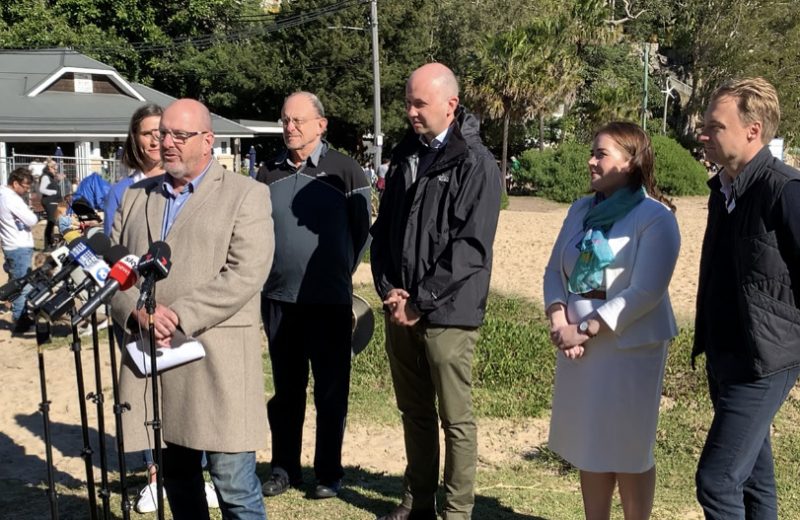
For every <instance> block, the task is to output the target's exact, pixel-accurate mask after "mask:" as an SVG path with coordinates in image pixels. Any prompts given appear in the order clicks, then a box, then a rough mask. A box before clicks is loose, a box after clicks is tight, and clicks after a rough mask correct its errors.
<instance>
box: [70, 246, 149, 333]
mask: <svg viewBox="0 0 800 520" xmlns="http://www.w3.org/2000/svg"><path fill="white" fill-rule="evenodd" d="M115 249H116V250H118V251H119V253H122V254H121V255H120V254H118V253H117V252H116V251H115ZM112 251H114V254H113V255H112ZM108 257H109V258H108V262H109V264H111V265H112V267H111V271H109V273H108V281H107V282H106V284H105V285H104V286H103V287H102V288H101V289H100V290H99V291H97V292H96V293H95V294H94V296H92V297H91V298H89V299H88V300H86V303H85V304H84V305H83V307H81V308H80V310H79V311H78V313H77V314H76V315H75V316H73V317H72V324H73V325H77V324H78V323H80V322H81V321H82V320H84V319H86V318H87V317H88V316H89V315H90V314H92V313H93V312H94V311H96V310H97V308H98V307H100V306H101V305H103V304H104V303H106V302H108V300H109V299H111V297H112V296H113V295H114V294H115V293H116V292H117V291H127V290H128V289H130V288H131V287H132V286H133V285H134V284H135V283H136V279H137V278H138V274H137V273H136V266H137V264H138V263H139V258H138V257H136V256H135V255H132V254H130V252H129V251H128V248H126V247H125V246H122V245H116V246H112V247H111V249H110V250H109V254H108ZM112 257H117V258H118V260H117V261H116V262H113V260H112Z"/></svg>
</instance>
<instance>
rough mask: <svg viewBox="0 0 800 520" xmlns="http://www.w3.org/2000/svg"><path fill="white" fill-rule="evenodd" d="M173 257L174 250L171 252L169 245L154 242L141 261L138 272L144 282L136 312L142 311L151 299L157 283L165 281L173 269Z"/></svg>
mask: <svg viewBox="0 0 800 520" xmlns="http://www.w3.org/2000/svg"><path fill="white" fill-rule="evenodd" d="M171 256H172V250H170V248H169V244H167V243H166V242H162V241H158V242H153V243H152V244H151V245H150V249H149V250H148V251H147V253H146V254H145V255H144V256H143V257H142V258H140V259H139V265H138V266H137V268H136V270H137V271H139V276H142V277H143V278H144V280H143V281H142V287H141V289H140V293H139V300H138V301H137V302H136V310H139V309H141V308H142V307H143V306H144V304H145V302H146V301H147V300H148V298H150V296H151V295H152V293H153V288H154V287H155V284H156V282H157V281H159V280H163V279H164V278H166V277H167V275H168V274H169V269H170V267H172V262H170V257H171Z"/></svg>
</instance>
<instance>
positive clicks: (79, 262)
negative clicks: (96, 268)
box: [28, 233, 111, 311]
mask: <svg viewBox="0 0 800 520" xmlns="http://www.w3.org/2000/svg"><path fill="white" fill-rule="evenodd" d="M110 247H111V240H109V238H108V237H107V236H105V235H103V234H102V233H98V234H95V235H94V236H92V238H90V239H88V240H87V239H85V238H83V237H80V238H76V239H75V240H73V241H72V242H70V244H69V256H68V257H67V259H66V260H65V261H64V263H63V265H62V266H61V269H60V270H59V271H58V272H56V274H54V275H53V277H52V278H51V279H50V280H49V281H48V283H47V284H46V285H45V286H44V287H42V288H41V289H39V290H38V291H37V292H36V293H31V294H29V295H28V306H29V308H30V309H31V310H32V311H36V310H38V309H39V308H40V307H41V306H42V305H43V304H44V303H45V301H47V299H48V298H50V297H51V296H52V295H53V289H55V287H56V286H57V285H58V284H60V283H61V282H63V281H65V280H66V279H67V278H69V276H70V275H71V274H72V272H73V271H74V270H75V269H77V268H78V267H87V266H89V265H97V262H98V261H99V259H98V256H103V255H105V254H106V253H107V252H108V250H109V249H110Z"/></svg>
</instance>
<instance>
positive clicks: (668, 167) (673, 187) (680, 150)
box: [652, 135, 708, 197]
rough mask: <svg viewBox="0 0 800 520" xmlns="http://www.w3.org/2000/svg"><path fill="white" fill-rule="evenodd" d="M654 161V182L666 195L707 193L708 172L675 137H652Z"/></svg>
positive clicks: (679, 195)
mask: <svg viewBox="0 0 800 520" xmlns="http://www.w3.org/2000/svg"><path fill="white" fill-rule="evenodd" d="M652 140H653V152H654V154H655V162H656V182H657V183H658V187H659V188H661V191H663V192H664V193H665V194H667V195H674V196H678V197H681V196H686V195H707V194H708V185H707V184H706V182H707V181H708V172H707V171H706V169H705V167H704V166H703V165H702V164H700V161H698V160H696V159H695V158H694V157H692V154H691V153H689V150H687V149H686V148H684V147H683V146H681V145H680V143H678V142H677V141H676V140H675V139H671V138H669V137H666V136H663V135H656V136H653V137H652Z"/></svg>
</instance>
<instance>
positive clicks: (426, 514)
mask: <svg viewBox="0 0 800 520" xmlns="http://www.w3.org/2000/svg"><path fill="white" fill-rule="evenodd" d="M378 520H436V511H435V510H433V509H409V508H407V507H406V506H404V505H399V506H397V508H395V510H394V511H392V512H391V513H389V514H388V515H385V516H382V517H380V518H378Z"/></svg>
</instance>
